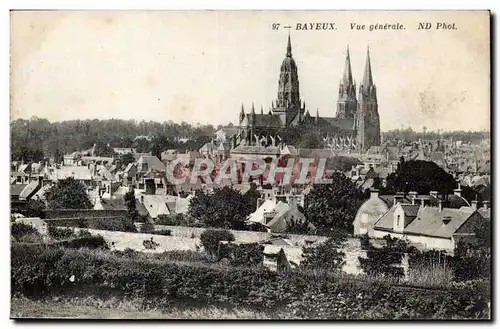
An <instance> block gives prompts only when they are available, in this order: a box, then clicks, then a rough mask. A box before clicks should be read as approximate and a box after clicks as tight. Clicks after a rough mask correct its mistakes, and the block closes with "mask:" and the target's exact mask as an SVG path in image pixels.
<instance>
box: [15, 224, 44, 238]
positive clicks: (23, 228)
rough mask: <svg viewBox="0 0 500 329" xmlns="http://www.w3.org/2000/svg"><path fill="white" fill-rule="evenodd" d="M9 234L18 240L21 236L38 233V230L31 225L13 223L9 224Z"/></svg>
mask: <svg viewBox="0 0 500 329" xmlns="http://www.w3.org/2000/svg"><path fill="white" fill-rule="evenodd" d="M10 234H11V235H12V237H13V238H14V239H15V240H16V241H19V240H20V239H21V238H22V237H23V236H26V235H30V234H38V231H37V230H36V229H35V228H34V227H33V226H32V225H28V224H24V223H13V224H12V225H11V226H10Z"/></svg>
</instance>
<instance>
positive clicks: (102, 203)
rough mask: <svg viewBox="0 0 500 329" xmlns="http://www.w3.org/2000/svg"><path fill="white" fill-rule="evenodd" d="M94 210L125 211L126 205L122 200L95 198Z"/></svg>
mask: <svg viewBox="0 0 500 329" xmlns="http://www.w3.org/2000/svg"><path fill="white" fill-rule="evenodd" d="M94 210H127V205H126V204H125V200H123V199H104V198H97V199H96V202H95V204H94Z"/></svg>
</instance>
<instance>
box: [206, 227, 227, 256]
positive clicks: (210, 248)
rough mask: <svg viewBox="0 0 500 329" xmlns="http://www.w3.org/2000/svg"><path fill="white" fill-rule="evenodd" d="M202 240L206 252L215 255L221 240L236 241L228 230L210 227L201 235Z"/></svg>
mask: <svg viewBox="0 0 500 329" xmlns="http://www.w3.org/2000/svg"><path fill="white" fill-rule="evenodd" d="M200 241H201V245H202V246H203V248H205V252H206V253H207V254H208V255H210V256H212V257H214V256H216V255H217V252H218V251H219V244H220V242H221V241H229V242H231V241H234V235H233V233H231V232H230V231H228V230H214V229H208V230H206V231H203V233H201V235H200Z"/></svg>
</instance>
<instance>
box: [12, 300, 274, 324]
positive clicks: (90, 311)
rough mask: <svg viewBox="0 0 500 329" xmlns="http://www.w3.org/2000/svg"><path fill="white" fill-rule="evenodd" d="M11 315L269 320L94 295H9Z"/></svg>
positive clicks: (213, 309)
mask: <svg viewBox="0 0 500 329" xmlns="http://www.w3.org/2000/svg"><path fill="white" fill-rule="evenodd" d="M10 317H11V318H14V319H29V318H50V319H54V318H57V319H63V318H72V319H74V318H78V319H189V320H205V319H210V320H217V319H254V320H260V319H272V318H275V317H271V316H269V315H268V314H265V313H262V312H255V311H252V310H248V309H243V308H233V309H224V308H218V307H214V306H207V307H203V308H189V307H188V308H178V307H172V308H169V309H159V308H145V307H143V306H142V302H141V300H131V299H118V298H110V299H100V298H96V297H85V298H77V297H76V298H72V299H61V298H51V299H45V300H31V299H28V298H24V297H23V298H17V297H13V298H11V313H10Z"/></svg>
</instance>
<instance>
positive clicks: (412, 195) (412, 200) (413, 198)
mask: <svg viewBox="0 0 500 329" xmlns="http://www.w3.org/2000/svg"><path fill="white" fill-rule="evenodd" d="M408 195H409V196H410V199H411V204H413V205H414V204H415V198H416V197H417V192H414V191H411V192H408Z"/></svg>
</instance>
